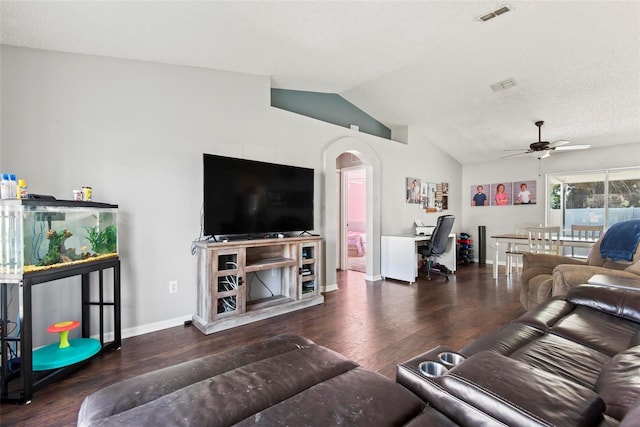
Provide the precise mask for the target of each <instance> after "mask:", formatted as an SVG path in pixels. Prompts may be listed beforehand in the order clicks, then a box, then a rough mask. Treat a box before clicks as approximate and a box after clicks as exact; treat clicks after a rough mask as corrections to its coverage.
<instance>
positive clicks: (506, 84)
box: [491, 78, 518, 92]
mask: <svg viewBox="0 0 640 427" xmlns="http://www.w3.org/2000/svg"><path fill="white" fill-rule="evenodd" d="M517 85H518V84H517V83H516V81H515V80H513V78H510V79H506V80H503V81H501V82H498V83H494V84H492V85H491V90H492V91H494V92H498V91H500V90H505V89H509V88H512V87H514V86H517Z"/></svg>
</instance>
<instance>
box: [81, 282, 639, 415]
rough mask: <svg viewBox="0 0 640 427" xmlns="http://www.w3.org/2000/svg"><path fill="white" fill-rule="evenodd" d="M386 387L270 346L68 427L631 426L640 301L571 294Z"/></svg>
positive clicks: (133, 386)
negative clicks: (129, 426) (240, 426)
mask: <svg viewBox="0 0 640 427" xmlns="http://www.w3.org/2000/svg"><path fill="white" fill-rule="evenodd" d="M396 379H397V382H393V381H391V380H389V379H387V378H385V377H383V376H381V375H379V374H376V373H374V372H371V371H368V370H366V369H363V368H362V367H360V366H358V365H357V364H356V363H355V362H353V361H350V360H349V359H347V358H345V357H344V356H342V355H340V354H338V353H335V352H333V351H331V350H329V349H327V348H324V347H321V346H318V345H316V344H314V343H313V342H311V341H310V340H308V339H306V338H302V337H297V336H293V335H281V336H277V337H274V338H271V339H268V340H265V341H263V342H260V343H257V344H252V345H248V346H246V347H242V348H239V349H236V350H232V351H228V352H223V353H218V354H214V355H211V356H207V357H204V358H201V359H196V360H193V361H190V362H186V363H183V364H180V365H176V366H172V367H169V368H165V369H161V370H158V371H155V372H151V373H148V374H145V375H142V376H139V377H135V378H131V379H129V380H126V381H123V382H121V383H117V384H114V385H111V386H109V387H106V388H104V389H102V390H100V391H98V392H96V393H94V394H92V395H90V396H88V397H87V398H86V399H85V400H84V402H83V404H82V407H81V409H80V412H79V414H78V425H79V426H108V425H114V426H115V425H118V426H120V425H158V426H168V425H171V426H177V425H184V426H187V425H188V426H195V425H198V426H205V425H207V426H226V425H235V424H237V425H260V426H265V425H266V426H269V425H289V426H300V425H316V426H329V425H346V426H352V425H362V426H365V425H366V426H387V425H389V426H392V425H409V426H455V425H470V426H478V425H510V426H522V425H536V426H549V425H558V426H615V425H621V426H635V425H640V404H638V402H639V399H640V291H635V290H629V289H622V288H613V287H605V286H596V285H581V286H578V287H575V288H573V289H571V290H570V291H569V294H568V295H567V297H566V299H552V300H549V301H547V302H546V303H543V304H540V305H539V306H537V307H535V308H534V309H533V310H532V311H529V312H527V313H525V314H524V315H523V316H521V317H520V318H518V319H516V320H514V321H513V322H512V323H510V324H508V325H506V326H504V327H503V328H501V329H499V330H498V331H496V332H495V333H493V334H491V335H488V336H485V337H482V338H480V339H478V340H476V341H475V342H473V343H471V344H470V345H468V346H466V347H465V348H463V349H460V350H458V351H452V349H449V348H446V347H443V346H439V347H436V348H434V349H432V350H430V351H428V352H426V353H424V354H422V355H420V356H417V357H415V358H413V359H411V360H408V361H407V362H404V363H402V364H400V365H399V366H398V370H397V378H396Z"/></svg>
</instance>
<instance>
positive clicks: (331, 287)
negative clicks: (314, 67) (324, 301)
mask: <svg viewBox="0 0 640 427" xmlns="http://www.w3.org/2000/svg"><path fill="white" fill-rule="evenodd" d="M337 290H338V284H337V283H333V284H331V285H324V291H325V292H333V291H337Z"/></svg>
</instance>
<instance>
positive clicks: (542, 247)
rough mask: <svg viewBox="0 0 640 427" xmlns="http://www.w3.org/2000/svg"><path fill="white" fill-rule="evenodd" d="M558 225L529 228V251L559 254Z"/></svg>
mask: <svg viewBox="0 0 640 427" xmlns="http://www.w3.org/2000/svg"><path fill="white" fill-rule="evenodd" d="M560 249H561V246H560V227H532V228H529V252H533V253H538V254H554V255H560Z"/></svg>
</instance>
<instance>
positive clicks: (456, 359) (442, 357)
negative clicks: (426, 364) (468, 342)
mask: <svg viewBox="0 0 640 427" xmlns="http://www.w3.org/2000/svg"><path fill="white" fill-rule="evenodd" d="M438 360H439V361H440V362H441V363H442V364H443V365H446V366H449V367H453V366H458V365H459V364H461V363H462V362H464V356H463V355H461V354H458V353H454V352H452V351H443V352H442V353H438Z"/></svg>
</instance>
